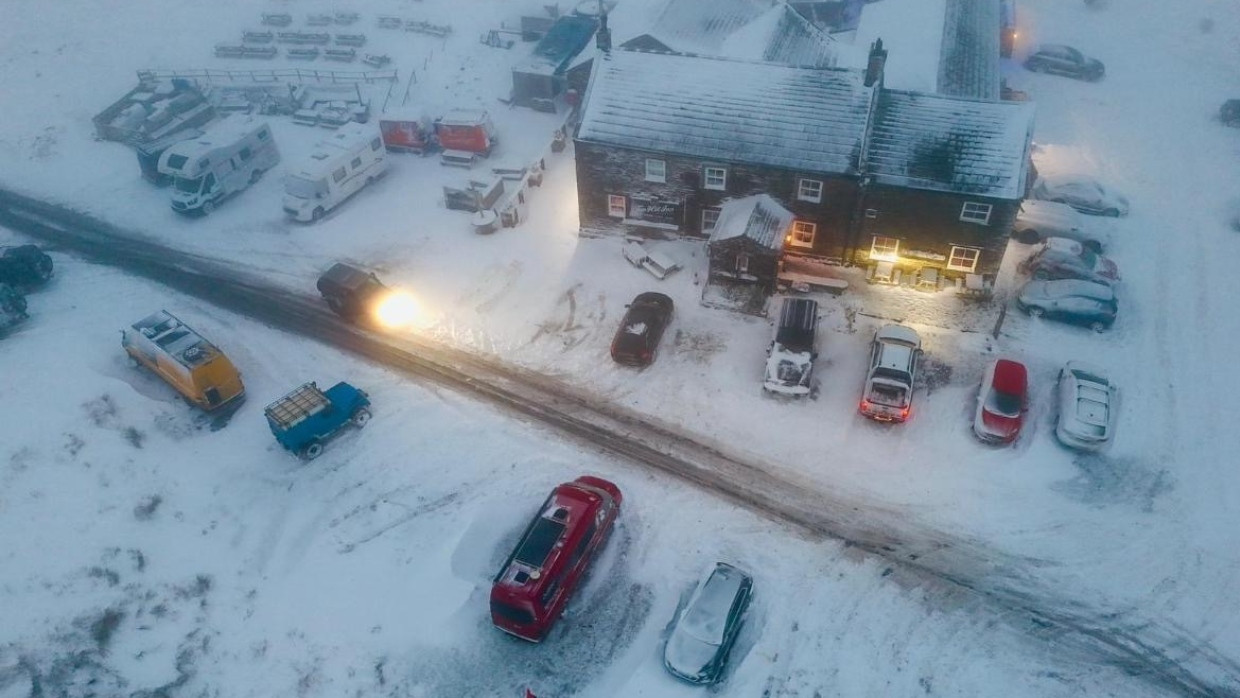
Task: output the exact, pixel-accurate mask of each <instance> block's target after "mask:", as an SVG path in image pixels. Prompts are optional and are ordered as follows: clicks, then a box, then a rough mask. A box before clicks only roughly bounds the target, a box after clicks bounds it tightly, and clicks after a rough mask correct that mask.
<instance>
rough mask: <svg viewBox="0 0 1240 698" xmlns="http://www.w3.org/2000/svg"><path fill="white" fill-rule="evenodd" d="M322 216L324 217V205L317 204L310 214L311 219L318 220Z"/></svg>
mask: <svg viewBox="0 0 1240 698" xmlns="http://www.w3.org/2000/svg"><path fill="white" fill-rule="evenodd" d="M322 217H323V207H322V206H316V207H315V209H314V211H313V212H312V213H311V214H310V220H312V221H317V220H319V219H320V218H322Z"/></svg>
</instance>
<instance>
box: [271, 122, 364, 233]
mask: <svg viewBox="0 0 1240 698" xmlns="http://www.w3.org/2000/svg"><path fill="white" fill-rule="evenodd" d="M386 158H387V150H385V149H384V147H383V138H382V137H381V136H380V134H379V129H378V128H377V127H376V126H375V125H374V124H348V125H346V126H342V127H340V129H339V130H337V131H336V132H335V133H333V134H332V135H331V136H329V137H327V138H326V139H324V140H322V141H320V142H319V143H318V144H317V145H315V147H314V150H313V151H312V152H311V153H310V154H309V155H307V156H306V157H305V158H304V159H303V160H301V161H300V162H298V163H297V164H295V165H294V166H293V167H291V168H290V169H289V173H288V174H287V175H285V177H284V212H285V213H287V214H288V215H289V216H290V217H292V218H295V219H297V220H299V221H317V220H319V219H320V218H322V217H323V216H324V215H325V214H326V213H327V212H328V211H331V210H332V209H334V208H336V207H337V206H339V205H340V204H342V203H344V202H345V201H346V200H347V199H348V198H349V197H350V196H353V195H354V194H356V193H357V192H358V191H359V190H361V188H362V187H364V186H366V185H368V184H370V183H371V182H373V181H375V180H376V179H377V178H379V177H380V176H382V175H383V173H384V172H386V171H387V159H386Z"/></svg>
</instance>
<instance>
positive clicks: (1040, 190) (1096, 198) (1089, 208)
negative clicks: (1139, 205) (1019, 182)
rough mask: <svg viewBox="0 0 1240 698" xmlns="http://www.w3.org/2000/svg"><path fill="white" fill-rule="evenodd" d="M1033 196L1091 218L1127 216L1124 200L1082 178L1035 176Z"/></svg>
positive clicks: (1101, 186) (1116, 194) (1099, 185)
mask: <svg viewBox="0 0 1240 698" xmlns="http://www.w3.org/2000/svg"><path fill="white" fill-rule="evenodd" d="M1033 197H1034V198H1035V199H1041V200H1042V201H1054V202H1056V203H1061V204H1067V205H1069V206H1071V207H1072V208H1074V209H1076V210H1078V211H1080V212H1081V213H1088V214H1090V215H1093V216H1111V217H1113V218H1117V217H1119V216H1127V215H1128V199H1127V197H1125V196H1124V195H1123V194H1120V193H1118V192H1116V191H1114V190H1112V189H1110V188H1108V187H1107V186H1105V185H1104V184H1102V182H1099V181H1098V180H1096V179H1094V178H1093V177H1086V176H1084V175H1072V176H1069V177H1039V178H1038V181H1037V182H1036V183H1034V185H1033Z"/></svg>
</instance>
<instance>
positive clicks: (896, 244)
mask: <svg viewBox="0 0 1240 698" xmlns="http://www.w3.org/2000/svg"><path fill="white" fill-rule="evenodd" d="M899 256H900V241H899V240H898V239H896V238H885V237H883V236H881V235H875V236H874V242H873V243H871V244H870V259H877V260H880V261H884V262H894V261H896V259H897V258H898V257H899Z"/></svg>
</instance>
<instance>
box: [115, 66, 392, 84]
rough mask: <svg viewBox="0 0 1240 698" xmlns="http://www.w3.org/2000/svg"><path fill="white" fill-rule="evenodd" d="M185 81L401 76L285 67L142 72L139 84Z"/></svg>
mask: <svg viewBox="0 0 1240 698" xmlns="http://www.w3.org/2000/svg"><path fill="white" fill-rule="evenodd" d="M173 78H181V79H187V80H194V81H196V82H198V83H200V84H207V85H228V84H237V83H243V82H245V83H263V82H266V83H273V82H300V83H305V82H319V83H323V82H326V83H337V84H352V83H361V82H364V83H376V82H396V80H397V79H398V75H397V73H396V70H395V69H390V70H364V71H347V70H313V69H308V68H282V69H270V70H218V69H214V68H200V69H190V70H139V71H138V80H139V82H150V81H154V80H170V79H173Z"/></svg>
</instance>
